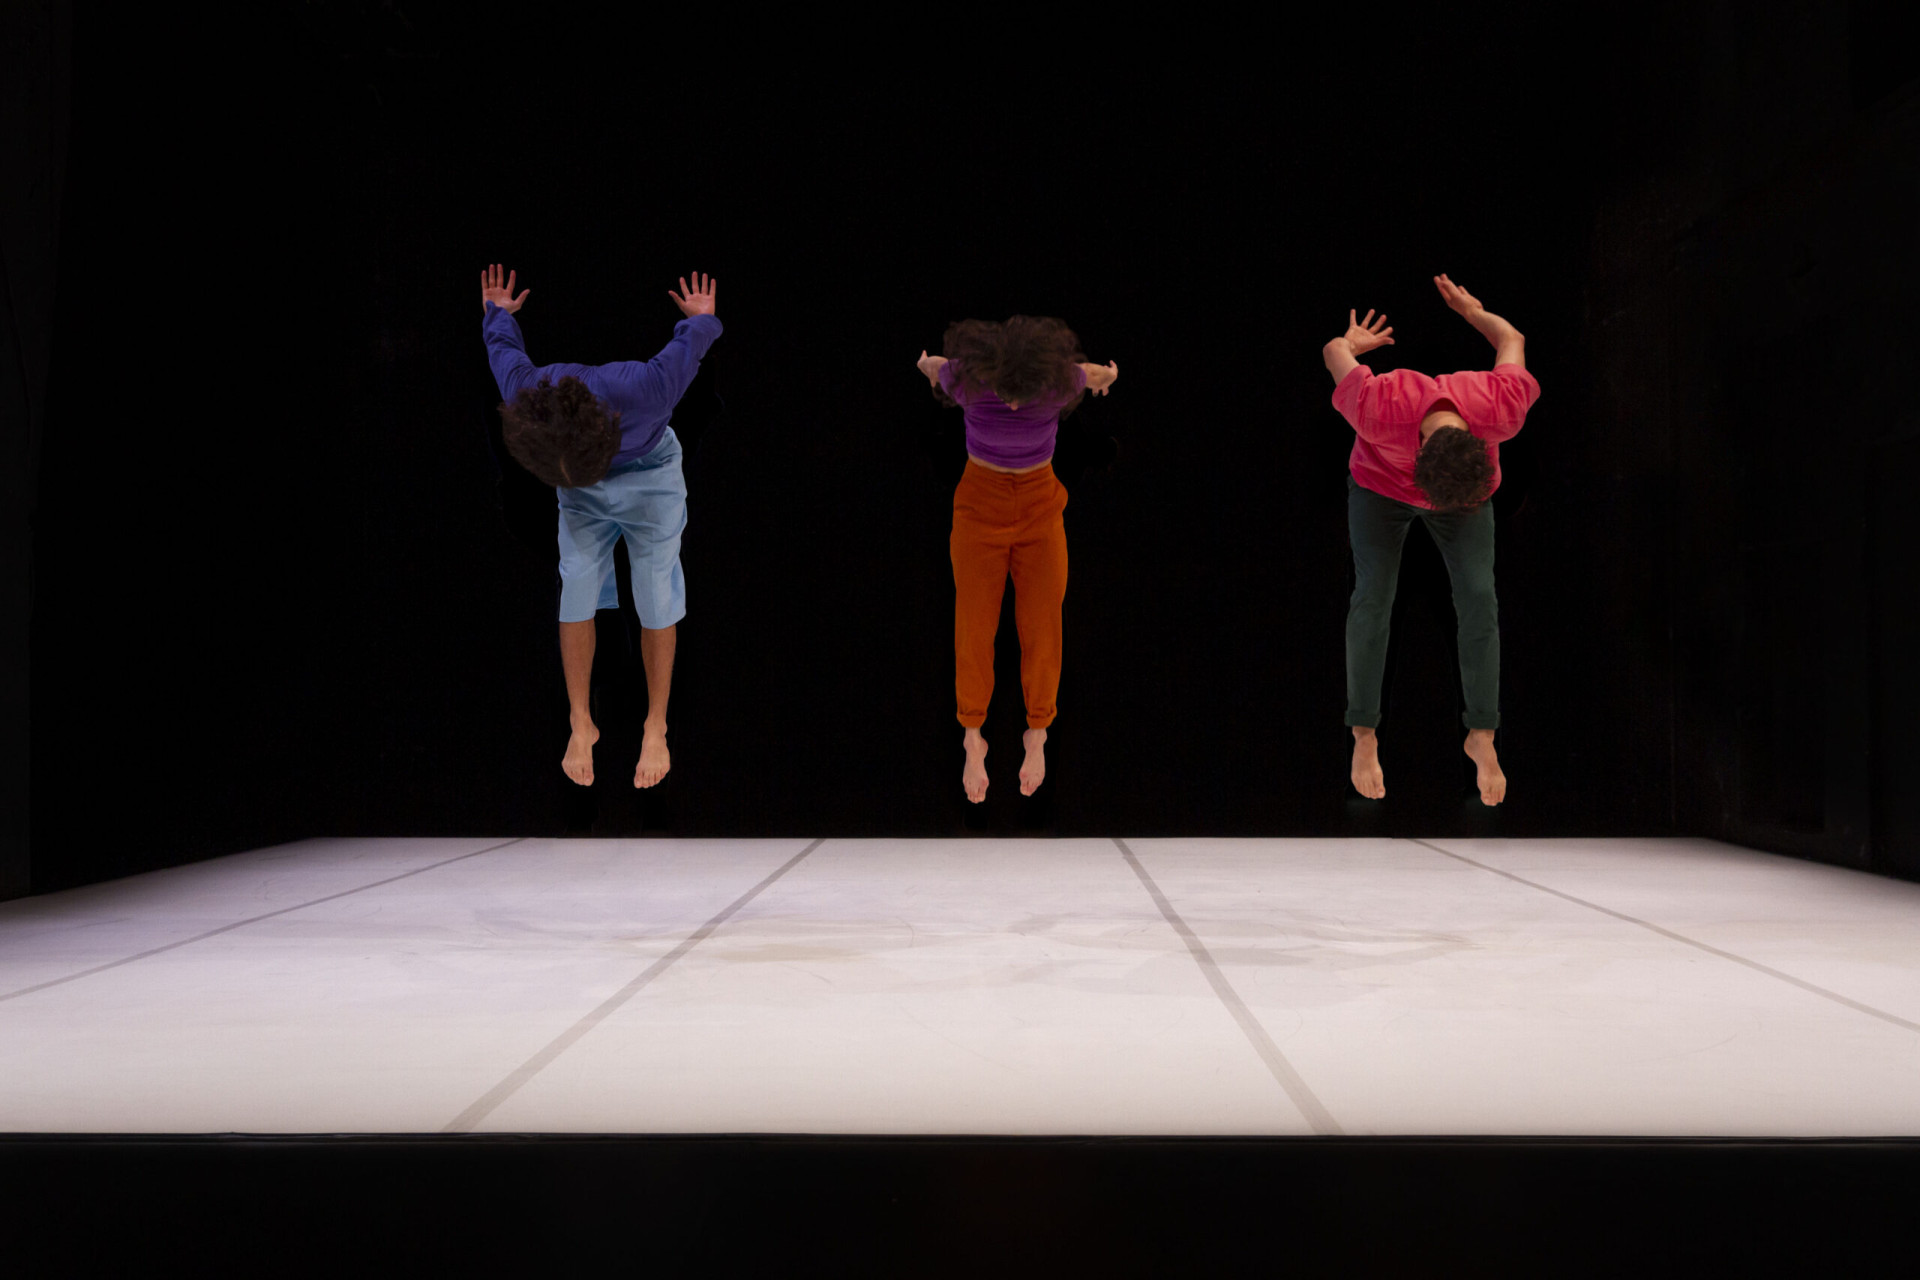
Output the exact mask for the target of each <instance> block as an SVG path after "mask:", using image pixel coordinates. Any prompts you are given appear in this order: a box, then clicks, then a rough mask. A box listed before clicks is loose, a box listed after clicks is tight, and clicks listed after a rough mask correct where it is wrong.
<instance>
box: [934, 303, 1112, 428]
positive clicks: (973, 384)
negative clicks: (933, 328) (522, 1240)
mask: <svg viewBox="0 0 1920 1280" xmlns="http://www.w3.org/2000/svg"><path fill="white" fill-rule="evenodd" d="M941 351H942V352H943V353H944V354H945V355H946V357H947V359H949V360H951V361H953V364H954V373H955V377H956V378H957V379H958V381H959V384H960V385H961V386H964V387H967V388H969V389H971V390H981V389H985V390H987V391H991V392H993V394H995V395H997V396H999V397H1000V398H1001V399H1002V400H1007V401H1016V402H1018V403H1020V404H1031V403H1032V402H1034V401H1036V400H1039V399H1041V398H1043V397H1044V398H1046V399H1048V400H1050V401H1053V400H1057V401H1058V402H1059V403H1060V416H1061V417H1065V416H1066V415H1067V414H1069V413H1072V412H1073V411H1074V409H1075V408H1076V407H1078V405H1079V403H1080V398H1081V395H1082V394H1083V393H1084V391H1085V388H1083V387H1081V386H1080V385H1079V379H1077V378H1075V377H1074V376H1073V367H1074V366H1075V365H1076V364H1079V363H1080V362H1081V361H1083V360H1085V359H1086V358H1087V357H1086V356H1085V354H1083V353H1082V352H1081V350H1080V339H1079V338H1077V337H1075V336H1074V332H1073V330H1071V329H1069V328H1067V325H1066V322H1065V321H1064V320H1056V319H1054V318H1053V317H1052V316H1010V317H1008V318H1007V319H1006V320H1004V321H1002V322H1001V323H999V324H995V323H993V322H992V321H990V320H956V321H955V322H954V323H952V324H951V325H948V326H947V334H946V337H945V338H944V339H943V340H942V342H941ZM934 395H935V397H936V398H937V399H939V400H940V401H941V402H942V403H943V404H953V403H955V401H954V399H953V397H951V396H949V395H948V394H947V393H946V392H945V391H944V390H941V389H940V388H939V387H935V388H934Z"/></svg>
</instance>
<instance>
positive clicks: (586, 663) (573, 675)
mask: <svg viewBox="0 0 1920 1280" xmlns="http://www.w3.org/2000/svg"><path fill="white" fill-rule="evenodd" d="M598 634H599V633H598V632H596V631H595V630H594V623H593V619H591V618H589V619H587V620H586V621H585V622H563V623H561V624H560V670H561V671H562V672H563V673H564V674H565V675H566V677H567V707H568V713H567V718H568V719H569V721H571V722H572V724H573V736H572V737H571V738H568V739H567V754H566V755H565V757H563V758H562V759H561V761H560V767H561V769H563V770H565V771H566V775H567V776H568V777H569V778H572V779H573V780H574V781H575V782H577V783H579V784H580V785H581V786H583V787H590V786H592V785H593V744H594V743H596V742H598V741H600V730H599V729H597V728H595V727H594V723H593V713H592V711H591V710H590V709H589V707H588V704H587V689H588V687H589V685H590V684H591V683H592V680H593V645H594V641H595V639H597V638H598Z"/></svg>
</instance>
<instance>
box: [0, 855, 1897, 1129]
mask: <svg viewBox="0 0 1920 1280" xmlns="http://www.w3.org/2000/svg"><path fill="white" fill-rule="evenodd" d="M0 1130H4V1131H9V1132H43V1133H44V1132H122V1133H139V1132H164V1133H226V1132H243V1133H342V1132H353V1133H377V1132H400V1133H422V1132H487V1131H507V1132H638V1133H940V1134H962V1133H981V1134H1007V1135H1032V1134H1199V1135H1218V1134H1261V1135H1275V1134H1281V1135H1284V1134H1555V1135H1623V1136H1625V1135H1635V1136H1678V1135H1719V1136H1825V1137H1834V1136H1892V1135H1898V1136H1914V1135H1920V885H1914V884H1909V883H1905V882H1900V881H1893V880H1887V879H1883V878H1878V877H1873V876H1867V875H1862V874H1858V873H1854V872H1848V871H1842V870H1837V869H1834V868H1831V867H1824V866H1819V865H1816V864H1812V863H1805V862H1800V861H1796V860H1792V859H1786V858H1779V857H1774V856H1771V855H1767V854H1760V853H1755V852H1752V851H1749V850H1744V849H1738V848H1735V847H1732V846H1728V845H1723V844H1717V843H1713V842H1709V841H1699V840H1539V841H1518V840H1516V841H1471V840H1436V841H1413V840H1267V839H1261V840H1231V839H1138V840H1133V839H1122V840H1098V839H1079V840H1011V839H1009V840H833V839H825V840H814V839H792V840H668V839H645V840H630V841H597V840H546V839H521V840H501V839H493V840H487V839H477V838H476V839H471V840H458V839H436V840H314V841H306V842H302V843H299V844H293V845H286V846H281V847H277V848H273V849H265V850H259V851H256V852H253V853H248V854H241V855H236V856H234V857H229V858H222V859H217V860H214V861H210V862H204V863H198V864H195V865H193V866H188V867H180V868H175V869H173V870H169V871H163V872H156V873H153V874H150V875H144V876H136V877H132V878H129V879H126V880H121V881H116V882H113V883H110V884H103V885H95V886H91V887H88V888H84V889H78V890H72V891H69V892H66V893H60V894H50V895H46V896H44V897H38V898H29V899H24V900H19V901H15V902H11V903H5V904H0Z"/></svg>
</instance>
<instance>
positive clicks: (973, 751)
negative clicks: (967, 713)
mask: <svg viewBox="0 0 1920 1280" xmlns="http://www.w3.org/2000/svg"><path fill="white" fill-rule="evenodd" d="M963 745H964V746H965V748H966V752H967V764H966V767H965V768H964V769H962V770H961V771H960V785H961V786H963V787H965V788H966V789H967V799H969V800H971V801H973V802H974V803H975V804H979V803H980V802H981V801H982V800H985V799H986V798H987V740H986V739H985V738H983V737H981V736H980V731H979V730H978V729H969V730H967V734H966V737H965V739H964V740H963Z"/></svg>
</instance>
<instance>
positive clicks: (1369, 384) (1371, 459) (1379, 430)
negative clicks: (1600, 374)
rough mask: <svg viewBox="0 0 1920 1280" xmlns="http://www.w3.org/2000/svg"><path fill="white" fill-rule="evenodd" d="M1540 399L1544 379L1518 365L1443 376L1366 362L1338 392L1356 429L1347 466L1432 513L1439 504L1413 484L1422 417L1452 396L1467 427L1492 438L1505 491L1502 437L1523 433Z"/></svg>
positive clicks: (1366, 484) (1360, 478) (1496, 475)
mask: <svg viewBox="0 0 1920 1280" xmlns="http://www.w3.org/2000/svg"><path fill="white" fill-rule="evenodd" d="M1539 398H1540V384H1539V383H1538V382H1536V381H1534V378H1533V375H1532V374H1530V373H1528V372H1527V371H1526V370H1525V369H1522V368H1521V367H1520V366H1519V365H1517V364H1500V365H1495V366H1494V367H1493V370H1492V372H1488V371H1487V370H1485V369H1469V370H1467V371H1465V372H1463V373H1443V374H1441V375H1440V376H1439V377H1437V378H1429V377H1428V376H1427V375H1426V374H1424V373H1415V372H1414V371H1413V370H1412V369H1395V370H1394V371H1393V372H1392V373H1383V374H1379V375H1377V376H1376V375H1375V374H1374V372H1373V370H1371V369H1369V368H1367V366H1365V365H1364V364H1363V365H1360V366H1359V367H1358V368H1355V369H1354V370H1352V371H1351V372H1349V373H1348V374H1347V376H1346V377H1344V378H1342V379H1341V380H1340V385H1339V386H1337V387H1335V388H1334V389H1333V407H1334V408H1336V409H1338V410H1339V411H1340V414H1341V416H1342V417H1344V418H1345V419H1346V420H1347V421H1348V422H1349V423H1351V424H1352V426H1353V432H1354V441H1353V455H1352V457H1350V458H1349V459H1348V461H1347V466H1348V468H1349V469H1350V470H1352V472H1353V478H1354V480H1355V481H1356V482H1358V483H1359V485H1360V486H1361V487H1362V488H1366V489H1371V490H1373V491H1374V492H1375V493H1378V494H1384V495H1385V496H1387V497H1389V498H1392V499H1394V500H1395V501H1397V502H1404V503H1407V504H1408V505H1409V506H1415V507H1425V508H1427V509H1428V510H1432V509H1433V504H1432V503H1431V502H1428V501H1427V500H1426V499H1425V498H1424V497H1422V496H1421V494H1420V490H1418V489H1416V488H1414V485H1413V458H1414V455H1415V454H1417V453H1419V452H1420V421H1421V419H1423V418H1425V417H1426V416H1427V414H1429V413H1431V412H1432V411H1433V407H1434V405H1436V404H1438V403H1439V402H1440V401H1442V400H1445V401H1447V402H1448V403H1449V404H1451V405H1452V406H1453V410H1454V412H1455V413H1457V414H1459V415H1460V417H1461V420H1462V421H1464V422H1465V423H1466V424H1467V430H1469V431H1471V432H1472V433H1473V434H1474V435H1476V436H1478V437H1480V439H1482V440H1485V441H1486V442H1487V452H1488V453H1489V454H1491V455H1492V456H1493V488H1494V489H1498V488H1499V487H1500V441H1502V440H1506V439H1508V438H1510V437H1512V436H1513V435H1515V434H1517V433H1518V432H1519V430H1520V425H1521V423H1523V422H1525V421H1526V420H1527V410H1528V409H1530V408H1532V407H1533V402H1534V401H1535V400H1538V399H1539ZM1492 491H1493V490H1492V489H1489V490H1488V492H1489V493H1491V492H1492Z"/></svg>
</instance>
